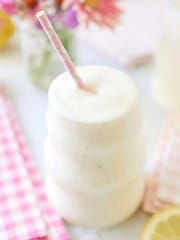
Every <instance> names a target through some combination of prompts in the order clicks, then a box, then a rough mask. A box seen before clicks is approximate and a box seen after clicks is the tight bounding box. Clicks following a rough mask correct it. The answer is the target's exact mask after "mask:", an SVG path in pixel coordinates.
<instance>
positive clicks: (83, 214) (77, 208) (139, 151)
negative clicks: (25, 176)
mask: <svg viewBox="0 0 180 240" xmlns="http://www.w3.org/2000/svg"><path fill="white" fill-rule="evenodd" d="M78 72H79V74H80V75H81V76H82V79H83V80H84V82H85V85H86V86H88V88H89V89H93V93H92V92H88V91H84V90H81V89H78V88H77V87H76V86H75V84H74V82H73V81H72V80H71V77H70V76H69V74H68V73H64V74H62V75H61V76H59V77H58V78H57V79H55V81H54V82H53V83H52V85H51V87H50V90H49V108H48V112H47V126H48V137H47V140H46V143H45V160H46V166H47V172H48V173H47V174H48V177H47V191H48V195H49V197H50V199H51V201H52V202H53V204H54V206H55V207H56V208H57V210H58V211H59V214H60V215H61V216H62V217H63V218H64V219H65V220H67V221H69V222H71V223H74V224H78V225H81V226H88V227H108V226H111V225H114V224H117V223H119V222H121V221H123V220H125V219H126V218H127V217H128V216H130V215H131V214H132V213H133V212H134V211H135V210H136V209H137V207H138V206H139V204H140V202H141V199H142V195H143V190H144V181H143V160H144V148H143V141H142V138H141V135H140V133H141V128H142V116H141V109H140V104H139V96H138V91H137V88H136V86H135V84H134V83H133V81H132V80H131V79H130V78H129V77H128V76H127V75H125V74H124V73H122V72H120V71H117V70H115V69H113V68H107V67H102V66H87V67H81V68H78Z"/></svg>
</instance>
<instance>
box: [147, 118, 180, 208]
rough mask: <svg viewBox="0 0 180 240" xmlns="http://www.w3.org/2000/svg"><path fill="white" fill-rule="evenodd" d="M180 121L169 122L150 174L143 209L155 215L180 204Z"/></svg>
mask: <svg viewBox="0 0 180 240" xmlns="http://www.w3.org/2000/svg"><path fill="white" fill-rule="evenodd" d="M179 182H180V119H178V118H176V119H175V118H174V119H171V120H170V121H168V124H167V127H166V128H165V131H164V133H163V135H162V138H161V141H160V144H159V146H158V149H157V152H156V156H155V160H154V164H153V166H152V168H151V169H150V171H149V172H148V177H147V185H146V192H145V197H144V202H143V209H144V211H146V212H149V213H155V212H157V211H158V210H160V209H164V208H166V207H168V206H170V205H179V204H180V183H179Z"/></svg>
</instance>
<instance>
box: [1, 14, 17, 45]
mask: <svg viewBox="0 0 180 240" xmlns="http://www.w3.org/2000/svg"><path fill="white" fill-rule="evenodd" d="M13 33H14V24H13V22H12V20H11V18H10V17H9V16H8V14H7V13H5V12H4V11H3V10H1V9H0V48H1V47H4V46H5V45H6V44H7V42H8V40H9V39H10V37H11V36H12V35H13Z"/></svg>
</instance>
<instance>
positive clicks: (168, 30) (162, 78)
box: [153, 0, 180, 113]
mask: <svg viewBox="0 0 180 240" xmlns="http://www.w3.org/2000/svg"><path fill="white" fill-rule="evenodd" d="M169 2H170V3H169V7H168V9H167V12H166V15H165V23H164V28H163V34H162V38H161V40H160V42H159V44H158V47H157V51H156V54H155V62H156V75H155V78H154V82H153V93H154V96H155V99H156V101H157V102H158V104H159V105H161V106H162V107H163V108H164V109H165V110H167V111H169V112H171V113H180V0H171V1H169Z"/></svg>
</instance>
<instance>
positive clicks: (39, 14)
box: [36, 10, 46, 18]
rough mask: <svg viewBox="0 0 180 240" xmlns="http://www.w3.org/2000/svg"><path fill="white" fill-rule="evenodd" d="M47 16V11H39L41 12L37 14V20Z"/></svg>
mask: <svg viewBox="0 0 180 240" xmlns="http://www.w3.org/2000/svg"><path fill="white" fill-rule="evenodd" d="M45 14H46V13H45V11H43V10H41V11H39V12H37V13H36V17H37V18H40V17H42V16H43V15H45Z"/></svg>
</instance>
